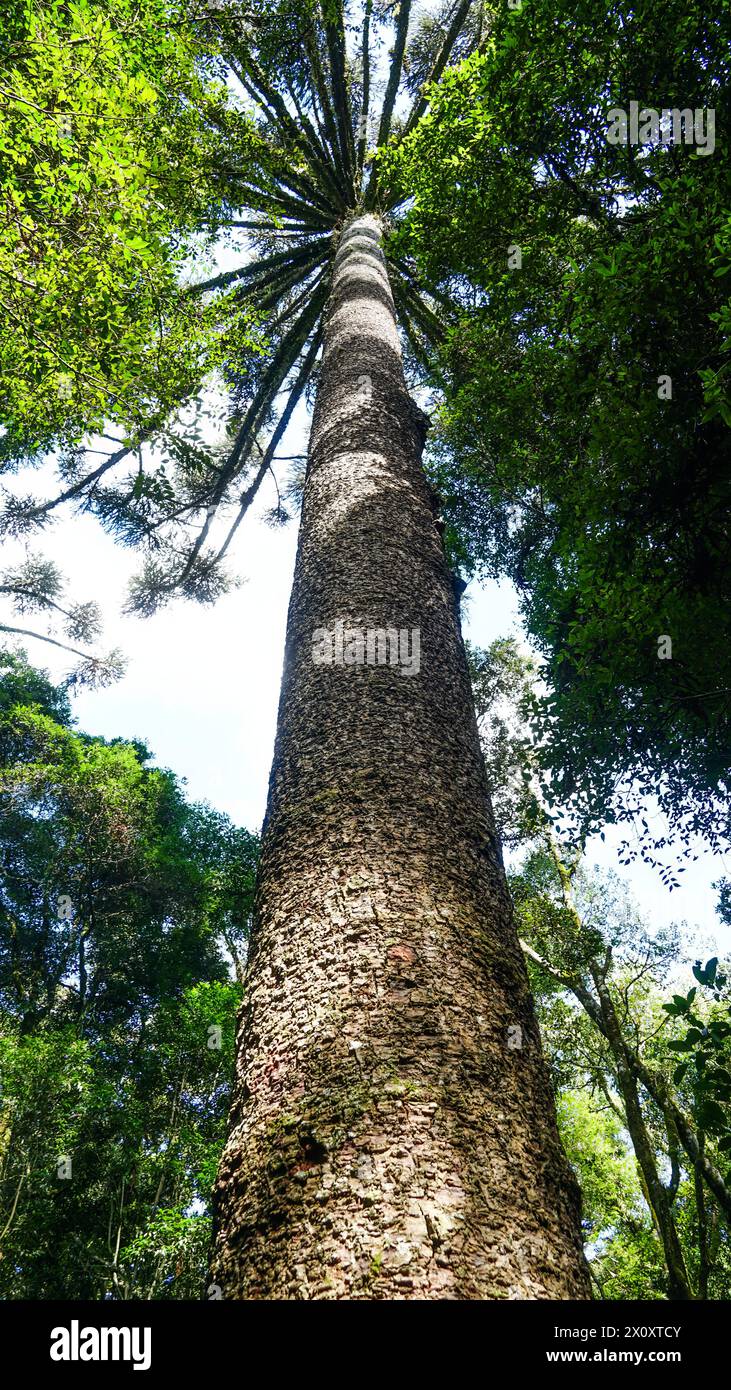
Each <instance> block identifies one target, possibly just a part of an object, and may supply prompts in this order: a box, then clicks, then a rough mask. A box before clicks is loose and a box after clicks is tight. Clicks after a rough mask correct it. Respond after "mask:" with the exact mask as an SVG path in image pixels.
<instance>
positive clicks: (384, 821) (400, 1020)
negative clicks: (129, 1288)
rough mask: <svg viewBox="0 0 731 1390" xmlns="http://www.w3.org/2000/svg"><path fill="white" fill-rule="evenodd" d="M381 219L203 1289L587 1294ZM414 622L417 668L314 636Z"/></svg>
mask: <svg viewBox="0 0 731 1390" xmlns="http://www.w3.org/2000/svg"><path fill="white" fill-rule="evenodd" d="M424 426H425V421H424V418H423V416H422V415H421V412H420V411H419V410H418V409H417V408H416V406H415V405H414V403H413V402H412V401H411V399H410V397H409V395H408V392H407V391H406V387H405V383H404V377H403V370H402V364H401V356H400V350H399V341H398V335H397V331H396V326H395V318H394V312H393V301H392V296H391V290H390V286H389V282H388V275H387V272H386V268H385V262H384V258H383V254H382V251H381V246H380V227H379V224H378V222H377V221H376V220H375V219H374V218H372V217H361V218H359V219H357V220H354V221H353V222H351V223H350V224H349V226H347V227H346V229H345V231H344V233H343V235H342V238H341V243H340V247H339V250H338V256H337V260H336V266H335V273H334V278H333V288H332V296H331V302H330V306H329V311H328V316H327V321H326V328H325V339H324V352H323V365H322V372H321V377H320V383H319V387H318V395H317V401H316V406H315V411H314V418H313V424H312V432H311V440H310V454H309V463H308V472H307V480H306V487H305V496H304V503H303V513H302V522H301V530H300V540H299V550H298V556H297V564H296V570H295V578H294V586H293V591H292V598H291V604H290V610H289V623H288V632H287V648H286V657H285V669H284V678H283V684H282V695H281V703H280V709H279V725H278V732H277V741H276V747H275V753H274V764H273V768H272V775H271V783H270V790H269V803H268V809H267V816H266V822H265V829H264V837H263V846H262V862H261V869H260V875H259V884H258V890H257V903H256V909H255V925H254V932H253V940H252V951H251V958H250V963H249V967H248V973H247V981H246V992H245V1000H244V1005H243V1007H242V1013H241V1020H240V1038H239V1048H238V1060H237V1075H236V1083H235V1098H234V1105H233V1110H232V1116H231V1130H230V1134H229V1139H228V1142H227V1145H226V1149H225V1152H224V1155H223V1159H222V1163H221V1168H220V1172H219V1179H218V1185H217V1220H216V1225H217V1233H216V1241H215V1253H214V1260H213V1264H212V1278H213V1279H214V1280H215V1281H216V1282H217V1283H218V1284H219V1285H220V1287H221V1290H222V1292H223V1295H224V1297H229V1298H397V1299H400V1298H588V1297H589V1296H590V1292H589V1280H588V1274H587V1271H586V1266H585V1263H584V1260H583V1255H582V1249H581V1236H580V1223H579V1199H578V1193H577V1189H576V1185H575V1182H574V1179H573V1177H572V1175H571V1173H570V1170H569V1168H568V1165H567V1163H566V1159H565V1157H564V1154H563V1152H562V1149H561V1145H560V1142H559V1138H558V1132H557V1128H556V1120H555V1114H554V1107H553V1099H552V1095H551V1090H550V1086H549V1082H548V1076H547V1072H546V1068H545V1065H544V1061H543V1058H542V1055H541V1050H540V1043H539V1037H538V1031H537V1027H536V1023H535V1019H534V1014H533V1009H532V1004H531V999H530V994H529V989H528V982H527V976H526V971H525V965H524V962H523V958H522V953H521V951H520V948H519V945H518V940H517V936H516V932H515V929H514V925H513V921H512V916H511V909H510V903H509V898H508V894H507V889H506V884H505V877H504V873H503V868H502V861H501V855H500V849H499V846H498V843H497V840H496V836H495V831H494V826H493V821H492V815H491V811H490V804H489V796H488V790H487V786H486V780H485V772H484V765H483V760H482V756H481V753H480V746H479V741H478V735H477V726H476V721H475V716H474V710H473V705H472V697H471V690H470V683H469V677H468V672H467V666H466V661H465V655H464V649H463V645H462V640H461V636H460V629H459V617H458V612H457V606H456V601H455V597H454V590H453V585H452V580H451V576H450V573H449V570H448V568H447V565H446V562H445V558H444V553H443V548H442V544H441V539H440V535H439V532H438V529H437V526H436V525H435V515H434V499H433V494H432V492H431V490H430V488H429V485H428V483H427V481H426V478H425V476H424V474H423V472H422V469H421V452H422V448H423V442H424V433H425V429H424ZM338 620H343V621H344V623H345V625H346V627H353V628H363V629H365V628H384V629H389V628H391V629H394V628H395V629H408V630H409V631H411V630H413V629H418V630H419V632H420V638H421V660H420V670H419V672H418V673H416V674H412V675H406V674H404V673H403V671H402V669H401V668H400V667H399V666H392V665H365V664H351V665H343V666H337V665H332V666H326V665H318V664H315V662H314V661H313V657H312V644H313V633H314V632H315V631H316V630H317V629H318V628H327V629H333V628H334V627H335V624H336V622H337V621H338Z"/></svg>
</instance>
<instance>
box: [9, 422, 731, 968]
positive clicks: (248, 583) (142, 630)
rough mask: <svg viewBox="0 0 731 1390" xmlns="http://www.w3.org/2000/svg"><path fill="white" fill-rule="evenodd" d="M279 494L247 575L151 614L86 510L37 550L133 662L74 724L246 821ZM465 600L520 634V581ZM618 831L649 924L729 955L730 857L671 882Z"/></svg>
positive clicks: (274, 655) (288, 442) (243, 545)
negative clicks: (139, 751)
mask: <svg viewBox="0 0 731 1390" xmlns="http://www.w3.org/2000/svg"><path fill="white" fill-rule="evenodd" d="M306 425H307V421H306V418H305V415H304V411H303V410H300V411H299V415H298V416H296V417H295V420H294V421H293V424H292V426H291V427H290V430H289V432H288V435H287V436H285V440H284V441H283V443H282V445H281V452H282V454H294V453H299V452H301V450H302V449H303V447H304V445H305V441H306ZM37 488H38V481H37V480H35V488H34V490H37ZM275 497H276V494H275V491H274V485H273V483H272V482H271V480H269V479H267V482H266V483H265V485H264V487H263V489H262V492H261V494H260V497H259V499H258V505H257V509H256V512H253V513H252V514H250V515H249V516H248V517H247V520H246V522H245V523H244V525H243V526H242V527H241V529H240V532H239V538H238V544H237V548H236V549H235V551H234V552H233V555H232V569H233V570H234V572H235V573H236V574H237V575H238V576H239V577H240V579H241V583H240V585H239V587H237V588H235V589H234V590H233V591H232V592H231V593H229V594H227V595H226V596H224V597H223V598H221V599H219V600H218V602H217V603H216V604H215V605H214V606H212V607H201V606H199V605H197V604H194V603H191V602H187V601H183V600H178V601H176V602H174V603H173V604H172V605H171V606H170V607H168V608H166V609H164V610H162V611H161V612H160V613H158V614H157V615H155V616H154V617H151V618H139V617H132V616H125V615H124V614H123V613H122V612H121V608H122V604H123V602H124V597H125V592H126V587H127V583H128V581H129V579H130V577H131V575H132V574H133V573H134V572H135V570H136V568H137V567H138V564H139V556H138V555H136V554H135V553H134V552H133V551H129V550H126V549H124V548H122V547H121V546H119V545H118V544H117V543H115V542H114V541H113V540H112V539H111V538H110V537H109V536H107V535H106V534H105V533H104V532H103V530H102V528H101V526H100V525H99V523H98V522H97V521H96V520H94V518H92V517H90V516H83V515H82V516H77V517H73V516H67V517H65V518H63V519H61V520H60V521H57V522H56V524H55V525H54V527H53V528H52V529H51V530H49V531H48V532H47V533H46V535H45V536H44V538H43V543H42V546H41V547H40V548H41V549H42V552H43V554H45V555H46V556H47V557H48V558H50V559H53V560H55V561H56V563H57V564H58V565H59V567H60V569H61V570H62V571H63V572H64V574H65V575H66V576H67V579H68V593H69V596H73V598H74V599H75V600H86V599H89V598H94V599H96V600H97V602H98V603H99V604H100V605H101V608H102V611H103V613H104V617H105V625H104V632H103V639H102V641H101V643H100V646H101V648H102V649H103V650H105V651H106V650H109V649H110V648H112V647H120V648H121V649H122V651H123V652H124V654H125V657H126V659H127V669H126V673H125V675H124V676H123V678H122V679H121V680H120V681H118V682H117V683H115V684H114V685H112V686H110V687H108V688H107V689H104V690H97V691H91V690H83V691H82V692H81V693H80V694H78V695H77V696H76V697H75V698H74V713H75V715H76V718H77V720H78V724H79V727H80V728H82V729H84V730H85V731H86V732H88V733H91V734H100V735H103V736H105V737H107V738H113V737H124V738H139V739H142V740H144V742H146V743H147V744H148V746H149V747H150V748H151V750H152V751H153V754H154V758H155V761H156V762H157V763H158V764H159V765H160V766H164V767H169V768H171V769H172V770H173V771H174V772H176V773H177V774H178V776H180V777H182V778H184V779H185V781H186V785H187V791H188V794H189V796H190V797H191V798H192V799H194V800H206V801H209V802H210V803H211V804H212V805H213V806H215V807H216V808H217V809H218V810H221V811H225V812H227V814H228V815H229V816H231V818H232V819H233V820H234V821H235V822H236V823H238V824H241V825H245V826H247V827H248V828H249V829H250V830H258V829H259V827H260V824H261V820H262V817H263V814H264V809H265V805H266V793H267V784H268V777H269V767H270V762H271V756H272V748H273V743H274V733H275V724H276V713H277V704H278V698H279V685H280V680H281V672H282V659H283V652H284V638H285V628H286V619H287V605H288V601H289V591H290V587H291V581H292V571H293V567H294V558H295V549H296V540H297V520H296V518H295V519H293V520H292V521H291V522H290V523H289V524H288V525H287V526H285V527H279V528H276V529H272V528H271V527H270V526H268V525H267V524H266V522H265V521H264V520H263V519H262V514H263V513H265V512H266V511H268V510H269V509H270V508H271V507H272V506H273V504H274V501H275ZM20 553H21V552H20V550H19V548H18V547H16V549H15V554H13V553H12V551H11V548H10V547H8V550H7V554H6V556H5V557H4V558H5V560H6V562H12V560H13V559H14V558H16V556H19V554H20ZM466 598H467V602H466V603H465V605H464V612H463V626H464V630H465V635H466V636H467V637H468V638H469V639H470V640H471V641H472V642H473V643H475V644H476V645H480V646H487V645H488V643H489V642H491V641H492V640H493V639H494V638H496V637H499V636H507V635H510V634H511V633H512V634H513V635H516V636H519V637H521V639H522V640H525V639H524V636H523V634H522V630H521V627H520V622H519V619H518V612H517V596H516V593H515V590H514V589H513V587H512V585H510V584H509V583H507V582H502V583H500V584H497V583H494V582H491V583H487V584H484V585H479V584H476V583H474V582H473V583H471V584H470V586H469V588H468V590H467V595H466ZM4 611H5V612H6V614H7V609H6V610H4ZM1 612H2V610H0V613H1ZM8 616H9V615H8ZM23 625H25V626H35V627H40V629H41V630H48V629H47V628H45V627H44V624H43V621H42V619H41V620H34V621H33V622H32V623H31V622H30V621H29V620H27V619H26V620H23ZM58 635H59V636H61V634H60V633H59V634H58ZM25 646H26V649H27V650H28V652H29V655H30V658H31V660H32V661H34V662H35V663H36V664H38V665H42V666H43V667H45V668H46V669H47V670H48V671H49V672H50V673H51V675H52V676H53V677H54V678H60V677H62V676H63V675H64V674H65V673H66V672H67V671H68V670H69V668H70V666H71V665H73V659H72V658H70V657H69V656H68V655H66V654H64V653H62V652H58V651H57V650H56V649H54V648H53V647H51V646H49V645H48V644H46V643H42V642H27V641H26V642H25ZM620 838H621V835H620V833H619V832H618V831H616V830H612V828H611V827H610V828H608V829H607V831H606V840H605V842H602V841H601V840H600V839H599V838H598V837H595V838H594V839H593V840H592V841H591V842H590V844H589V847H588V854H587V859H588V862H589V863H590V864H594V863H596V864H599V865H601V866H602V867H605V868H611V869H614V870H615V872H617V873H619V874H620V875H621V877H622V878H623V879H624V881H625V882H626V883H627V884H628V885H629V886H630V888H631V891H632V893H633V895H634V897H635V898H636V900H637V901H638V903H639V905H640V907H641V909H642V910H643V912H644V914H645V915H646V918H647V923H648V926H649V928H650V930H655V929H657V928H659V927H662V926H667V925H669V924H670V923H672V922H686V923H687V924H688V927H687V933H688V935H687V940H688V947H689V951H690V952H691V954H692V953H693V952H694V951H695V949H696V945H695V933H696V930H697V929H700V932H701V937H700V940H699V942H698V946H697V949H698V952H699V954H702V953H703V949H704V948H705V946H706V945H708V947H709V954H710V953H711V951H712V950H719V951H720V952H721V953H722V954H723V953H725V952H731V931H729V929H728V928H723V927H721V926H720V924H719V922H718V918H717V917H716V915H715V901H716V894H715V893H714V892H713V891H712V889H711V883H712V881H713V880H714V879H715V878H718V877H720V875H721V873H722V872H724V867H725V871H726V872H729V871H731V864H728V863H727V864H726V865H725V866H724V865H723V861H721V860H719V859H712V858H711V857H710V856H708V855H705V856H703V857H702V858H701V859H700V860H699V861H698V862H697V863H695V864H693V865H691V866H690V867H689V868H688V870H687V871H686V873H684V874H683V875H682V879H683V885H682V887H681V888H680V889H678V890H676V891H675V892H673V893H670V892H669V891H668V890H667V889H666V888H665V887H664V886H663V885H662V883H661V882H660V879H659V877H658V875H657V873H656V871H654V870H651V869H650V868H649V867H648V866H647V865H644V864H642V863H636V864H634V865H632V866H630V867H624V866H622V865H621V864H620V862H619V859H618V855H617V845H618V843H619V840H620ZM691 942H693V944H692V945H691Z"/></svg>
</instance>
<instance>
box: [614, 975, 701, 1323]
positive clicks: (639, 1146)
mask: <svg viewBox="0 0 731 1390" xmlns="http://www.w3.org/2000/svg"><path fill="white" fill-rule="evenodd" d="M589 969H590V971H591V976H592V979H593V981H594V987H595V989H596V992H597V995H598V997H599V1003H600V1006H601V1011H602V1017H603V1019H604V1031H605V1036H606V1038H607V1041H608V1043H609V1046H610V1048H611V1050H612V1055H613V1057H614V1064H615V1067H616V1074H617V1083H618V1085H619V1090H620V1093H621V1096H622V1100H623V1102H624V1113H625V1115H626V1117H627V1129H628V1130H629V1136H630V1139H631V1140H632V1147H633V1149H634V1151H635V1157H636V1159H637V1163H638V1166H639V1169H640V1174H641V1177H642V1180H643V1186H644V1189H645V1197H646V1200H647V1203H648V1205H649V1207H650V1212H651V1215H652V1217H653V1219H654V1222H655V1226H656V1228H657V1233H658V1235H659V1237H660V1241H661V1244H662V1248H663V1255H664V1257H665V1266H666V1269H667V1274H668V1296H669V1297H670V1298H672V1299H680V1300H685V1299H691V1298H692V1297H693V1293H692V1290H691V1286H690V1279H689V1278H688V1271H687V1269H686V1267H685V1259H684V1256H683V1250H682V1246H681V1244H680V1239H679V1237H678V1232H677V1228H676V1225H675V1220H674V1218H673V1211H672V1201H671V1197H670V1193H669V1192H668V1190H667V1188H666V1187H665V1186H664V1184H663V1182H662V1179H661V1178H660V1174H659V1172H658V1168H657V1163H656V1161H655V1150H654V1148H653V1145H652V1141H651V1139H650V1136H649V1134H648V1132H647V1126H646V1124H645V1119H644V1116H643V1114H642V1106H641V1105H640V1098H639V1094H638V1091H637V1083H636V1081H635V1077H634V1074H633V1071H632V1064H631V1060H630V1058H629V1056H628V1053H627V1047H626V1045H625V1041H624V1037H623V1035H622V1029H621V1026H620V1023H619V1019H618V1018H617V1014H616V1010H615V1008H614V1004H613V1002H612V997H611V995H610V993H609V990H608V988H607V982H606V980H605V978H604V976H603V974H602V972H601V970H600V969H599V968H598V967H597V966H596V965H594V964H593V963H592V964H591V965H590V966H589Z"/></svg>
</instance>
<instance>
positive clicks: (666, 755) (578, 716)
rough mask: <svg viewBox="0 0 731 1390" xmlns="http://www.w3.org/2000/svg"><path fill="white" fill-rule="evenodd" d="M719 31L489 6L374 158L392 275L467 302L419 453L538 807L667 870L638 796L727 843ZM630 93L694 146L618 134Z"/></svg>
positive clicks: (658, 14)
mask: <svg viewBox="0 0 731 1390" xmlns="http://www.w3.org/2000/svg"><path fill="white" fill-rule="evenodd" d="M730 25H731V19H730V17H729V12H728V7H727V6H726V5H725V4H722V3H721V0H717V3H711V4H710V5H705V6H703V7H698V6H694V5H690V6H688V5H687V4H684V3H680V0H678V3H671V4H670V5H669V6H666V7H664V8H663V10H662V11H660V10H658V8H657V7H656V6H655V5H654V4H652V3H651V0H646V2H645V0H640V3H637V4H632V5H628V4H626V3H624V0H616V2H615V3H611V4H609V5H607V4H606V3H599V0H596V2H595V0H587V3H583V4H581V5H579V6H577V5H575V4H573V3H568V0H560V3H558V4H553V3H551V4H543V3H533V4H530V5H524V6H523V7H522V8H517V9H510V8H509V7H508V6H499V7H497V8H496V10H495V11H494V13H493V14H492V16H491V23H490V33H489V39H488V41H487V42H486V43H485V44H484V45H483V46H481V48H480V51H479V52H476V53H473V54H472V55H471V56H470V57H468V58H466V59H465V61H464V62H463V63H462V64H461V65H460V66H458V67H455V68H452V69H449V70H447V71H446V72H445V73H444V74H443V76H442V79H441V81H440V83H439V84H438V86H437V87H435V88H434V89H433V91H432V94H431V95H432V101H431V106H430V109H429V112H428V113H427V114H425V115H424V116H423V118H422V119H421V121H420V123H419V125H418V126H417V127H416V128H415V129H413V130H412V131H411V132H410V133H409V135H408V138H407V139H406V140H405V141H404V142H402V143H401V144H400V145H398V146H397V147H396V148H395V149H394V150H393V152H392V153H390V156H389V158H388V160H387V162H386V167H387V171H388V173H387V177H388V179H389V180H391V183H392V185H393V183H394V182H398V183H399V184H400V188H401V198H402V207H403V209H404V216H403V218H402V219H401V220H400V221H399V223H398V233H397V236H396V245H397V247H398V250H399V252H400V254H401V256H402V257H403V258H405V259H406V260H407V261H408V259H409V258H410V257H414V258H415V261H416V265H417V266H418V273H419V275H420V276H421V279H422V284H424V285H425V286H428V288H429V289H430V290H431V291H432V293H433V294H434V295H442V296H444V295H448V296H449V297H450V298H451V299H452V300H456V301H457V302H458V303H459V306H460V312H459V315H458V319H457V321H456V322H454V323H451V324H449V325H448V327H447V331H446V335H445V338H444V340H443V342H442V344H441V345H440V347H439V362H440V380H441V384H442V386H443V389H444V392H445V394H446V398H447V404H446V406H445V408H444V410H443V412H442V413H441V417H440V430H439V434H438V437H437V439H436V441H435V446H434V450H433V453H432V455H431V462H432V467H433V469H434V476H435V479H436V481H437V485H438V487H439V489H440V490H441V492H442V493H443V494H444V497H445V519H446V521H447V523H448V532H447V533H448V535H449V536H450V538H451V541H452V545H453V553H454V554H455V555H456V556H457V557H458V558H459V559H460V560H461V561H462V562H463V563H464V564H465V566H467V568H468V569H469V570H471V571H474V572H476V573H479V574H483V575H484V574H488V575H508V576H509V577H510V578H511V579H512V580H513V582H514V583H515V584H516V585H517V587H518V590H519V593H520V596H521V609H522V615H523V618H524V621H525V623H526V626H527V630H528V632H529V634H530V636H531V638H532V641H533V643H534V646H535V648H536V650H537V651H538V653H539V655H540V657H541V659H542V663H543V665H542V675H543V679H544V683H545V687H546V689H545V691H544V693H543V695H542V697H541V699H540V701H539V704H538V713H539V715H540V723H541V727H542V729H543V730H544V734H545V742H544V752H545V756H546V757H547V758H549V757H550V760H551V761H550V769H551V781H550V786H549V791H550V794H551V795H554V796H555V797H556V800H557V803H561V804H566V803H567V802H569V801H571V802H573V808H574V811H575V813H576V816H577V819H578V821H579V824H580V826H582V825H583V826H588V825H593V826H599V825H601V824H603V823H605V822H606V821H608V820H612V819H616V820H618V821H631V822H632V824H633V837H634V834H635V833H636V834H637V837H638V840H639V842H640V844H641V845H642V846H643V849H644V853H645V854H646V855H647V856H648V857H649V859H650V860H651V861H653V862H656V863H660V864H661V865H662V864H663V860H664V859H665V858H666V856H665V855H663V853H662V851H663V850H665V849H666V848H667V843H668V831H667V830H666V831H662V832H660V833H659V834H657V833H655V832H653V831H652V830H651V828H650V824H649V822H648V821H647V820H646V819H643V817H644V816H646V807H647V804H648V801H650V800H651V799H652V798H655V797H657V799H658V800H659V803H660V806H661V808H662V810H663V811H664V812H665V813H666V817H667V821H669V824H670V834H671V836H672V837H673V838H674V839H675V840H676V841H678V842H679V844H680V847H681V848H680V853H681V856H682V855H683V854H685V855H689V854H690V853H691V852H692V849H691V843H692V841H693V838H694V837H695V836H697V835H701V836H703V837H704V838H705V839H706V841H707V843H708V844H709V845H710V847H711V848H712V849H714V850H720V848H721V847H722V846H723V845H724V844H726V843H727V842H728V830H729V826H728V804H729V796H728V791H729V785H728V767H729V726H728V709H729V699H728V695H729V689H730V688H731V673H730V672H729V667H728V653H729V650H730V649H731V644H730V643H729V637H728V628H727V623H728V605H727V603H726V595H725V588H726V574H727V571H728V565H729V554H728V535H729V530H730V528H729V524H728V523H729V517H728V502H729V460H730V458H731V451H730V449H729V438H730V436H729V425H731V402H730V400H729V380H730V378H729V355H728V354H729V342H730V341H731V339H730V338H729V323H730V322H731V318H730V310H729V301H728V287H729V280H728V272H729V270H730V269H731V243H730V241H729V227H730V224H729V213H728V208H729V195H730V193H731V175H730V174H729V163H728V159H727V158H726V157H725V155H724V153H723V151H724V150H725V149H726V148H727V145H728V131H729V89H730V88H729V53H730V52H731V27H730ZM516 73H520V80H519V81H517V80H516ZM632 101H635V102H637V103H638V106H639V108H644V107H652V108H655V109H657V110H658V111H661V110H662V109H663V108H667V109H672V108H678V109H680V108H692V110H693V111H695V110H698V112H699V113H700V115H701V118H702V121H705V120H706V117H705V116H704V114H703V113H704V112H705V111H706V110H707V109H708V110H709V116H708V122H709V123H710V120H711V119H712V117H714V118H715V144H714V145H713V148H712V143H713V142H711V140H710V139H709V141H708V143H707V145H706V146H705V147H700V146H699V145H694V144H687V143H683V144H675V145H673V144H671V145H668V143H667V141H665V143H662V141H660V142H659V141H658V133H657V132H656V133H655V136H654V138H652V139H650V137H649V136H648V140H647V142H646V143H644V144H634V145H631V144H626V145H625V144H612V143H610V142H609V141H608V140H607V128H608V113H609V112H610V110H611V109H612V108H622V109H624V110H625V111H626V112H627V113H628V115H629V109H630V102H632ZM703 128H704V129H705V126H704V127H703ZM709 129H710V125H709ZM685 138H686V139H687V138H688V137H687V136H686V137H685ZM683 847H684V848H683ZM636 852H637V849H636V847H635V845H634V844H630V842H629V840H628V842H627V843H626V845H625V853H626V855H627V857H628V859H631V858H632V857H633V855H634V854H635V853H636ZM665 881H666V882H668V883H670V884H672V883H673V882H677V879H676V878H675V871H674V870H672V869H671V868H668V867H666V868H665Z"/></svg>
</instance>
